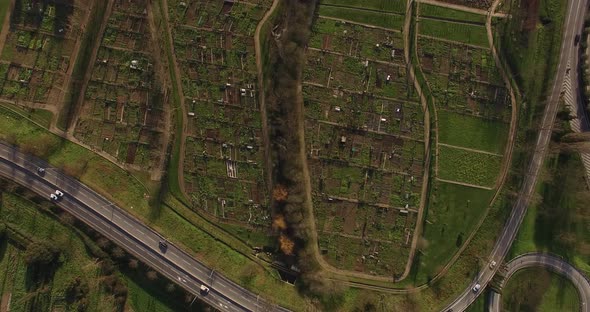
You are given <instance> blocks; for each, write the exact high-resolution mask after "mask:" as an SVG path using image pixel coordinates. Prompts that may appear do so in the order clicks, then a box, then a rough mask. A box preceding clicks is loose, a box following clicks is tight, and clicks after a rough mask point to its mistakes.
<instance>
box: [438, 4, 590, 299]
mask: <svg viewBox="0 0 590 312" xmlns="http://www.w3.org/2000/svg"><path fill="white" fill-rule="evenodd" d="M587 1H588V0H570V1H568V4H567V14H566V18H565V22H564V32H563V38H562V42H561V52H560V57H559V64H558V65H557V72H556V77H555V80H554V83H553V87H552V89H551V93H550V97H549V101H548V103H547V106H546V107H545V112H544V114H543V119H542V122H541V127H540V130H539V136H538V139H537V141H536V144H535V152H534V154H533V157H532V159H531V161H530V165H529V168H528V171H527V175H526V177H525V179H524V183H523V184H522V186H521V191H520V193H519V196H518V199H517V201H516V203H515V204H514V207H513V209H512V212H511V214H510V217H509V219H508V221H507V222H506V224H505V226H504V230H503V231H502V233H501V234H500V237H499V239H498V240H497V241H496V245H495V246H494V249H493V251H492V254H491V255H490V257H489V261H490V262H491V261H492V260H493V261H496V262H497V263H501V262H502V260H503V259H504V258H505V257H506V254H507V253H508V250H509V249H510V246H511V245H512V242H513V240H514V238H515V237H516V234H517V233H518V228H519V227H520V224H521V223H522V219H523V218H524V215H525V213H526V209H527V207H528V204H529V201H530V198H531V196H532V195H533V192H534V188H535V184H536V181H537V177H538V175H539V171H540V168H541V166H542V165H543V160H544V159H545V155H546V151H547V147H548V145H549V139H550V138H551V131H552V128H553V123H554V121H555V115H556V113H557V108H558V106H559V97H560V94H561V91H562V86H563V80H564V76H565V73H566V70H567V64H568V61H570V60H571V56H572V54H573V53H575V52H576V51H577V46H574V38H575V36H576V34H577V33H579V32H580V31H581V29H582V26H583V22H584V14H585V12H586V6H587ZM497 269H498V266H496V267H495V268H493V269H490V268H489V267H488V266H484V267H483V269H482V271H480V272H479V273H478V274H477V276H476V277H475V278H474V280H473V281H472V283H471V284H470V285H469V287H468V288H467V289H465V291H464V292H463V293H462V294H461V295H460V296H459V297H458V298H457V299H455V301H453V302H452V303H451V304H450V305H448V306H447V307H446V308H445V309H444V310H443V311H448V310H452V311H464V310H465V309H467V307H469V305H470V304H471V303H473V302H474V301H475V299H476V298H477V296H479V294H480V293H481V290H480V291H479V292H477V293H475V292H473V291H472V290H471V289H472V288H473V286H475V285H476V284H480V285H481V289H484V288H485V286H486V285H487V284H488V283H489V282H490V280H491V279H492V277H493V276H494V274H495V273H496V270H497Z"/></svg>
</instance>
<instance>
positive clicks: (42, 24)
mask: <svg viewBox="0 0 590 312" xmlns="http://www.w3.org/2000/svg"><path fill="white" fill-rule="evenodd" d="M91 4H92V3H91V2H90V1H76V2H73V1H71V2H70V3H66V2H58V3H47V4H44V3H43V2H42V1H33V0H17V1H16V4H15V6H14V9H13V11H12V12H11V16H10V28H9V31H8V34H7V37H6V41H5V42H4V46H3V47H2V45H0V47H2V54H1V56H0V98H2V99H5V100H9V101H13V102H16V103H17V104H19V105H22V106H27V107H33V104H35V103H37V104H47V105H51V106H58V105H60V104H61V101H62V98H63V95H64V92H65V90H66V89H67V87H68V86H66V85H64V84H65V83H66V81H67V79H66V77H67V75H68V73H69V72H71V68H72V66H73V64H74V61H75V56H76V53H77V51H76V49H77V47H76V42H77V41H78V40H80V39H81V35H82V33H83V30H84V28H85V23H86V19H87V16H88V11H89V8H90V7H91Z"/></svg>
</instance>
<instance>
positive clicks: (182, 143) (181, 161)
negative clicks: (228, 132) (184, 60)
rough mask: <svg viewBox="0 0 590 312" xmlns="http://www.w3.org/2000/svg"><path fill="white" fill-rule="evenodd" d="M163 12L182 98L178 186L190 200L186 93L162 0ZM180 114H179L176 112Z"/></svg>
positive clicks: (166, 6)
mask: <svg viewBox="0 0 590 312" xmlns="http://www.w3.org/2000/svg"><path fill="white" fill-rule="evenodd" d="M162 6H163V11H164V12H162V15H163V18H164V22H165V24H166V25H165V27H166V31H167V32H168V38H169V39H170V42H166V45H169V47H170V53H171V54H172V55H171V56H170V57H171V58H172V64H170V66H172V67H173V69H174V77H175V78H176V88H177V89H178V96H179V97H180V113H181V114H182V115H181V116H180V119H181V120H182V131H181V132H180V133H176V134H175V135H180V147H179V150H180V151H179V152H178V153H179V155H178V168H176V170H177V171H178V185H179V186H180V191H181V192H182V194H184V196H185V197H186V198H190V197H188V196H187V194H186V185H185V184H184V170H183V167H184V151H185V148H186V142H185V141H186V129H187V120H186V118H185V116H186V114H187V113H186V106H185V99H184V92H183V90H182V79H181V77H180V68H179V67H178V62H177V60H176V52H175V51H174V43H173V39H172V38H173V37H172V30H170V16H168V0H162ZM176 114H178V112H176ZM173 153H174V152H173Z"/></svg>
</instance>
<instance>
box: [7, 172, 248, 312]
mask: <svg viewBox="0 0 590 312" xmlns="http://www.w3.org/2000/svg"><path fill="white" fill-rule="evenodd" d="M0 165H1V166H2V167H1V168H2V170H0V173H1V174H2V175H3V176H5V177H7V178H10V179H12V180H15V181H17V182H21V183H26V185H25V186H27V187H29V188H30V189H31V190H33V191H34V192H36V193H38V194H40V195H42V196H43V195H44V194H46V195H47V196H48V195H49V194H51V193H53V192H54V188H55V186H54V185H51V184H50V183H48V182H47V181H45V180H42V179H40V178H38V179H31V178H30V176H29V175H28V174H27V173H26V172H24V171H22V170H19V169H18V168H15V167H14V166H11V164H7V163H5V162H0ZM56 204H57V205H59V206H60V207H62V208H64V209H65V210H66V211H68V212H70V213H72V214H73V215H75V216H76V217H77V218H78V219H80V220H81V221H83V222H84V223H86V224H89V225H91V226H92V227H93V228H95V229H96V230H97V231H98V232H101V233H102V234H103V235H105V236H106V237H108V238H109V239H111V240H113V242H115V243H116V244H118V245H120V246H122V247H123V248H125V249H126V250H127V251H129V252H130V253H131V254H133V255H134V256H137V258H138V259H140V260H142V261H143V262H144V263H146V264H148V265H150V266H152V267H154V268H158V267H160V268H162V267H165V268H166V270H162V271H161V273H163V274H164V275H166V276H167V277H168V278H170V279H171V280H173V281H175V280H176V279H177V278H178V277H180V276H184V278H183V281H184V282H185V283H181V284H180V285H181V287H183V288H185V289H187V290H189V291H190V292H191V293H193V294H199V297H200V298H201V299H203V300H204V301H205V302H208V303H209V304H212V306H215V307H216V308H218V309H221V310H226V311H248V310H246V309H241V308H238V307H236V306H234V304H233V303H232V302H231V301H230V300H228V299H226V298H225V297H224V296H223V295H222V294H220V293H217V292H216V291H215V290H214V289H212V290H211V291H210V292H209V294H208V295H206V296H203V295H201V294H200V285H201V282H200V281H199V280H194V279H193V278H191V277H189V276H187V275H186V274H185V273H184V272H183V271H182V270H181V269H180V268H175V266H174V265H173V264H171V263H167V261H166V259H165V258H162V257H155V256H153V254H152V253H151V252H149V250H146V247H145V246H142V245H143V244H142V243H141V242H140V241H137V240H135V239H134V238H129V237H128V236H127V235H126V233H124V232H121V231H120V230H119V229H118V228H117V227H115V226H113V224H111V223H109V222H108V221H107V220H104V219H103V218H101V216H99V215H96V214H95V213H94V212H93V211H88V210H87V209H83V208H82V207H80V205H79V201H77V200H76V199H75V198H73V197H71V196H67V195H64V197H63V198H61V200H59V201H58V202H56ZM146 251H147V252H146Z"/></svg>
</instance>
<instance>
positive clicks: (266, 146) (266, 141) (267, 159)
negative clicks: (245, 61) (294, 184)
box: [254, 0, 279, 194]
mask: <svg viewBox="0 0 590 312" xmlns="http://www.w3.org/2000/svg"><path fill="white" fill-rule="evenodd" d="M278 4H279V0H274V1H273V2H272V5H271V7H270V9H268V11H266V13H265V14H264V16H263V17H262V19H261V20H260V22H258V25H256V32H255V33H254V49H255V51H256V70H257V72H258V101H259V104H260V116H261V119H262V137H263V144H264V161H265V163H266V165H265V167H266V185H267V188H268V194H271V192H272V190H271V188H272V160H271V156H270V148H271V147H270V133H269V132H268V122H267V121H268V119H267V115H266V102H265V97H266V92H265V89H266V88H265V87H264V68H262V47H261V46H260V31H261V30H262V27H264V24H266V22H267V20H268V18H269V17H270V16H271V15H272V14H273V13H274V11H275V9H276V8H277V7H278Z"/></svg>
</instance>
